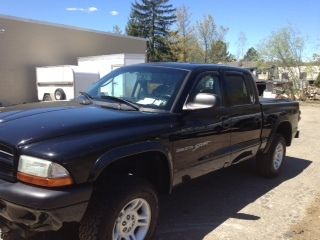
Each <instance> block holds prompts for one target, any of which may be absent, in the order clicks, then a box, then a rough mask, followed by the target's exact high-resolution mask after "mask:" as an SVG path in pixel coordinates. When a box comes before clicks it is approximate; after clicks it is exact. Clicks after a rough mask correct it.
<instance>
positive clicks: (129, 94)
mask: <svg viewBox="0 0 320 240" xmlns="http://www.w3.org/2000/svg"><path fill="white" fill-rule="evenodd" d="M187 74H188V71H186V70H180V69H171V68H164V67H154V66H143V67H142V66H140V67H124V68H120V69H117V70H115V71H113V72H111V73H110V74H108V75H106V76H105V77H103V78H102V79H101V80H100V81H98V82H97V83H96V84H95V85H93V86H92V88H91V89H90V90H89V91H88V94H90V96H91V97H92V98H93V99H96V100H101V101H108V100H110V99H112V98H108V97H107V96H110V97H116V98H120V99H123V100H126V101H129V102H131V103H134V104H135V105H138V106H140V107H142V108H152V109H160V110H170V108H171V107H172V104H173V102H174V97H175V96H176V95H177V93H178V91H179V87H180V86H181V84H182V82H183V80H184V78H185V77H186V75H187Z"/></svg>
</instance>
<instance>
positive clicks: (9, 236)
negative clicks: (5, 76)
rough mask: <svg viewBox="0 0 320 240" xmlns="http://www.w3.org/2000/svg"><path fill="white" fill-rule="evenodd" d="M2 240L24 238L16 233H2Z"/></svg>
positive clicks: (19, 239) (20, 239)
mask: <svg viewBox="0 0 320 240" xmlns="http://www.w3.org/2000/svg"><path fill="white" fill-rule="evenodd" d="M1 239H2V240H22V238H21V237H20V236H19V235H18V234H16V233H15V232H14V231H10V232H7V233H1Z"/></svg>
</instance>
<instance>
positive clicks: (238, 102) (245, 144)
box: [0, 63, 300, 240]
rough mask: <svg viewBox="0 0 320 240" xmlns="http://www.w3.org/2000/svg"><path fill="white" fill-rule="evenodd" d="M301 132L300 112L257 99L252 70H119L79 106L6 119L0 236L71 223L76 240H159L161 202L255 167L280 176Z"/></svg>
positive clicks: (7, 113)
mask: <svg viewBox="0 0 320 240" xmlns="http://www.w3.org/2000/svg"><path fill="white" fill-rule="evenodd" d="M299 120H300V111H299V104H298V103H297V102H293V101H289V100H275V99H259V97H258V91H257V87H256V84H255V81H254V79H253V77H252V75H251V73H250V72H249V71H247V70H245V69H240V68H232V67H227V66H222V65H200V64H178V63H153V64H139V65H132V66H127V67H123V68H120V69H117V70H115V71H113V72H111V73H110V74H108V75H107V76H105V77H103V78H102V79H101V80H99V81H98V82H97V83H95V84H94V85H93V86H92V87H91V88H90V89H89V90H88V91H86V92H82V95H81V96H80V97H78V98H77V99H74V100H72V101H62V102H53V103H50V102H42V103H33V104H24V105H18V106H13V107H7V108H3V109H1V110H0V224H1V229H2V235H3V237H4V239H13V237H12V236H13V235H14V234H18V235H20V236H23V237H28V236H30V235H32V234H33V233H37V232H47V231H57V230H59V229H60V228H62V227H63V226H64V225H66V224H69V223H75V224H76V225H77V226H78V229H79V230H78V232H79V238H80V240H98V239H99V240H100V239H107V240H109V239H110V240H124V239H125V240H134V239H136V240H143V239H152V238H153V236H154V232H155V229H156V225H157V218H158V211H159V207H158V196H159V195H160V194H168V193H170V192H171V191H172V190H173V188H174V186H176V185H178V184H180V183H183V182H186V181H188V180H191V179H193V178H196V177H199V176H202V175H204V174H208V173H210V172H213V171H216V170H218V169H222V168H225V167H228V166H231V165H233V164H238V163H240V162H243V161H245V160H249V159H254V160H255V161H256V165H257V171H258V172H259V173H260V174H261V175H262V176H265V177H275V176H277V175H278V174H279V173H280V172H281V169H282V167H283V162H284V160H285V154H286V147H287V146H290V145H291V142H292V140H293V138H294V137H299V130H298V122H299ZM208 201H209V199H208Z"/></svg>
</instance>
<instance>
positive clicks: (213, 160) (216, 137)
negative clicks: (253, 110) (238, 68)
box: [174, 72, 230, 184]
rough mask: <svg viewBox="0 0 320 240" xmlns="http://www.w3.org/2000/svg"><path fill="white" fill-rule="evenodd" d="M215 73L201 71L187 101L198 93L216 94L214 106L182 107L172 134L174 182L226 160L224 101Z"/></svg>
mask: <svg viewBox="0 0 320 240" xmlns="http://www.w3.org/2000/svg"><path fill="white" fill-rule="evenodd" d="M221 92H222V91H221V82H220V76H219V73H218V72H203V73H201V74H199V75H198V77H197V78H196V82H195V86H194V87H193V90H192V91H191V94H190V95H189V97H188V100H187V102H188V101H192V98H193V97H194V96H195V95H196V94H197V93H211V94H215V95H216V96H218V99H219V101H218V105H217V106H215V107H213V108H206V109H198V110H185V111H184V112H183V114H182V116H181V119H180V126H179V127H178V129H179V130H178V131H177V132H176V134H175V135H174V138H175V139H174V159H175V161H174V164H175V171H176V172H175V178H174V183H175V184H177V183H180V182H181V181H183V180H187V179H189V178H194V177H198V176H201V175H204V174H206V173H208V172H210V171H213V170H216V169H219V168H222V167H223V166H224V164H225V163H226V162H228V161H229V157H230V156H229V152H228V149H229V147H230V131H229V128H228V126H227V125H226V124H225V122H224V120H225V119H224V111H225V108H224V103H223V98H222V96H221Z"/></svg>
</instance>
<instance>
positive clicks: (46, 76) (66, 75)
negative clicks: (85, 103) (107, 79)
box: [36, 65, 100, 101]
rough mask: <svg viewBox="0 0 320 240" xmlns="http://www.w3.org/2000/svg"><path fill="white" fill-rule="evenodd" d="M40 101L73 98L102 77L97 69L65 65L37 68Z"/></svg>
mask: <svg viewBox="0 0 320 240" xmlns="http://www.w3.org/2000/svg"><path fill="white" fill-rule="evenodd" d="M36 75H37V90H38V99H39V100H40V101H58V100H71V99H74V98H75V97H77V96H78V95H79V92H80V91H86V90H87V89H88V88H89V87H90V86H91V85H92V84H93V83H95V82H97V81H98V80H99V79H100V75H99V73H98V72H97V71H94V70H92V69H86V68H83V67H79V66H72V65H64V66H51V67H38V68H36Z"/></svg>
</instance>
